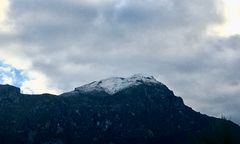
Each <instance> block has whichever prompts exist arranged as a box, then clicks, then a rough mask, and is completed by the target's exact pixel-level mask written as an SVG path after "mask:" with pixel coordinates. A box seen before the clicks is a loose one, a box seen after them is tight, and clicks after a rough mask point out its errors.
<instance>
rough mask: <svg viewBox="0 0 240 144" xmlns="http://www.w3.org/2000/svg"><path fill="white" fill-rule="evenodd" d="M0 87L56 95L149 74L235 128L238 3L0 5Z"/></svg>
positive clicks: (20, 0) (239, 81)
mask: <svg viewBox="0 0 240 144" xmlns="http://www.w3.org/2000/svg"><path fill="white" fill-rule="evenodd" d="M0 3H1V5H0V83H2V84H5V83H8V84H13V85H16V86H19V87H21V89H22V91H23V92H24V93H43V92H50V93H56V94H60V93H61V92H63V91H71V90H73V89H74V88H75V87H78V86H80V85H82V84H85V83H88V82H91V81H94V80H99V79H102V78H106V77H111V76H122V77H127V76H130V75H133V74H135V73H142V74H147V75H153V76H154V77H156V78H157V79H158V80H159V81H161V82H163V83H164V84H166V85H167V86H168V87H169V88H170V89H172V90H173V91H174V92H175V94H176V95H178V96H181V97H183V99H184V102H185V103H186V104H187V105H189V106H191V107H192V108H193V109H195V110H196V111H200V112H202V113H206V114H209V115H212V116H217V117H220V116H221V115H224V116H226V117H228V118H230V119H231V120H233V121H235V122H237V123H238V124H240V111H239V109H240V74H239V71H240V35H239V34H240V29H239V26H238V25H240V11H239V9H240V2H239V1H238V0H141V1H139V0H34V1H33V0H32V1H31V0H0Z"/></svg>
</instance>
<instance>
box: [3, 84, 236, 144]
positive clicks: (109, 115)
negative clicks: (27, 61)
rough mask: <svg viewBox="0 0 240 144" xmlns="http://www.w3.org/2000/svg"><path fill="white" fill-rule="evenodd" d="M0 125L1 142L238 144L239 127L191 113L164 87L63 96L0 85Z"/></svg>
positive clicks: (46, 143)
mask: <svg viewBox="0 0 240 144" xmlns="http://www.w3.org/2000/svg"><path fill="white" fill-rule="evenodd" d="M0 124H1V125H0V144H91V143H102V144H135V143H136V144H240V127H239V126H237V125H236V124H234V123H232V122H230V121H227V120H223V119H217V118H213V117H208V116H206V115H202V114H200V113H197V112H195V111H193V110H192V109H191V108H189V107H187V106H185V105H184V103H183V101H182V99H181V98H180V97H176V96H174V94H173V92H172V91H170V90H169V89H168V88H167V87H166V86H164V85H145V84H142V85H138V86H134V87H131V88H128V89H125V90H122V91H120V92H118V93H116V94H114V95H109V94H107V93H104V92H96V93H80V92H77V91H75V92H71V93H70V94H69V93H66V94H63V95H60V96H54V95H49V94H43V95H23V94H20V90H19V89H18V88H15V87H12V86H0Z"/></svg>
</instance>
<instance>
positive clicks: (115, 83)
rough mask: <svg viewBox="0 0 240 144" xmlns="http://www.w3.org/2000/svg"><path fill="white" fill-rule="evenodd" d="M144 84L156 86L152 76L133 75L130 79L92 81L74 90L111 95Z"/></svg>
mask: <svg viewBox="0 0 240 144" xmlns="http://www.w3.org/2000/svg"><path fill="white" fill-rule="evenodd" d="M142 83H145V84H153V83H154V84H157V83H160V82H158V81H157V80H156V79H155V78H154V77H153V76H144V75H142V74H135V75H133V76H131V77H127V78H121V77H111V78H107V79H103V80H100V81H94V82H92V83H90V84H86V85H83V86H81V87H78V88H76V89H75V90H76V91H80V92H92V91H105V92H107V93H108V94H110V95H113V94H115V93H117V92H119V91H121V90H123V89H125V88H127V87H131V86H136V85H140V84H142Z"/></svg>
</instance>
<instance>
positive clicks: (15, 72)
mask: <svg viewBox="0 0 240 144" xmlns="http://www.w3.org/2000/svg"><path fill="white" fill-rule="evenodd" d="M26 80H28V78H27V76H26V75H25V74H24V72H23V71H22V70H20V69H17V68H15V67H13V66H11V65H9V64H6V63H5V62H4V61H1V60H0V84H10V85H14V86H17V87H21V85H22V83H23V82H24V81H26Z"/></svg>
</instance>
